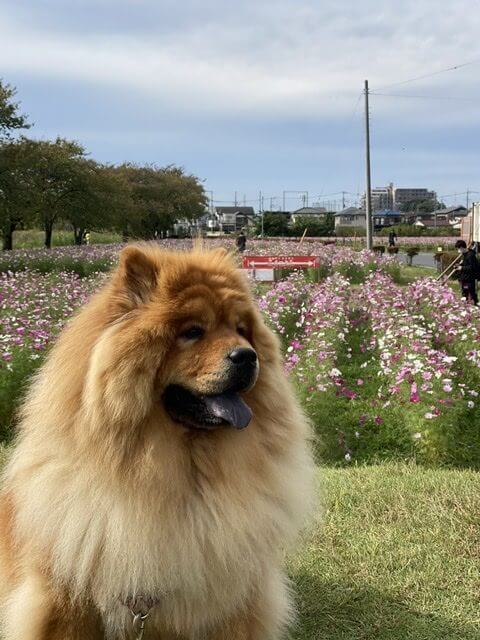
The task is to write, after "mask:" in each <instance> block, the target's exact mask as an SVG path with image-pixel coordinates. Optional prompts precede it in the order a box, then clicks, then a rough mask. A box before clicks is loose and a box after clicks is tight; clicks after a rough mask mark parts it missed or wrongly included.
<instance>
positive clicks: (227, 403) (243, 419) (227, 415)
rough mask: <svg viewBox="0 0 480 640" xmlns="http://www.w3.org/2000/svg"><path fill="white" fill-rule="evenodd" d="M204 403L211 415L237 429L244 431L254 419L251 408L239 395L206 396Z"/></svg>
mask: <svg viewBox="0 0 480 640" xmlns="http://www.w3.org/2000/svg"><path fill="white" fill-rule="evenodd" d="M203 401H204V403H205V405H206V407H207V409H208V411H210V413H212V414H213V415H214V416H216V417H217V418H221V419H222V420H225V422H228V423H229V424H231V425H232V427H235V429H244V428H245V427H246V426H247V425H248V423H249V422H250V420H251V419H252V411H251V409H250V407H249V406H248V405H247V404H246V403H245V402H244V401H243V400H242V398H241V397H240V396H239V395H238V393H222V394H221V395H218V396H205V397H204V398H203Z"/></svg>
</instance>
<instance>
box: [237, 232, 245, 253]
mask: <svg viewBox="0 0 480 640" xmlns="http://www.w3.org/2000/svg"><path fill="white" fill-rule="evenodd" d="M246 248H247V237H246V235H245V234H244V233H243V231H240V233H239V235H238V238H237V249H238V250H239V251H240V253H243V252H244V251H245V249H246Z"/></svg>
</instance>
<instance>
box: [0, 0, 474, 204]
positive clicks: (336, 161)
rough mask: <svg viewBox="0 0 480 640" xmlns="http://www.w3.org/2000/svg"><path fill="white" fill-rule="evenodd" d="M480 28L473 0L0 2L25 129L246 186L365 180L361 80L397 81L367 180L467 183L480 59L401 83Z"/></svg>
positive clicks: (442, 59)
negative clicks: (29, 122)
mask: <svg viewBox="0 0 480 640" xmlns="http://www.w3.org/2000/svg"><path fill="white" fill-rule="evenodd" d="M466 16H467V18H466ZM479 30H480V10H479V9H478V4H477V3H472V2H471V0H456V2H454V3H453V2H452V3H445V2H443V3H438V1H437V0H395V1H394V0H383V1H382V0H363V1H362V2H358V0H322V2H319V1H318V0H242V2H241V3H235V4H233V3H227V2H225V0H203V1H200V0H184V1H183V2H182V3H179V2H174V1H173V0H160V1H159V0H77V1H76V2H69V3H66V2H65V1H64V0H45V1H44V2H35V1H34V0H17V1H16V3H15V4H13V3H12V2H10V1H2V0H0V58H1V60H2V70H1V73H2V75H3V76H4V77H5V79H6V80H8V81H10V82H12V83H13V84H18V86H19V89H20V93H19V98H20V99H21V100H22V101H23V102H24V105H25V110H27V111H28V112H29V113H31V114H32V118H33V120H35V122H36V126H35V128H34V129H33V130H32V132H31V134H33V135H55V133H61V134H62V135H66V136H69V137H73V138H77V139H80V140H83V141H85V143H86V144H87V146H88V147H89V149H91V150H92V152H93V153H94V155H95V157H99V158H101V159H102V160H113V161H122V160H126V159H132V160H138V161H147V160H150V161H153V160H157V161H159V162H161V163H167V162H170V161H174V162H179V163H180V164H184V165H186V166H187V167H188V168H189V169H191V170H194V171H197V172H198V174H199V175H202V176H211V177H212V178H214V177H215V179H218V180H219V181H221V184H223V185H227V184H228V185H229V188H232V185H241V186H240V188H242V189H247V187H248V184H250V185H251V186H252V189H256V188H257V185H258V186H259V187H260V186H261V185H260V184H259V183H261V182H262V180H265V182H266V183H267V184H268V185H269V187H268V188H269V189H271V190H273V188H274V184H275V181H277V183H278V189H279V190H281V189H282V188H283V189H295V188H297V187H298V188H309V187H310V189H311V190H312V192H313V191H315V190H317V191H318V190H320V189H319V187H318V185H319V184H320V185H321V188H325V189H327V191H337V190H339V189H344V188H347V189H348V188H350V189H351V190H353V189H356V188H357V186H358V185H361V184H362V181H363V166H362V145H363V140H362V136H363V121H362V118H363V103H362V101H361V99H360V98H361V91H362V89H363V81H364V79H365V78H368V79H369V81H370V86H371V89H372V91H373V92H374V93H375V91H377V92H378V93H387V94H393V95H388V96H380V95H378V96H375V95H372V98H371V117H372V140H373V145H374V148H373V153H372V157H373V159H374V169H375V176H376V177H375V178H374V181H375V182H376V183H377V184H380V183H381V182H383V181H385V182H386V181H389V180H397V175H398V177H399V179H401V181H402V182H403V183H404V184H405V183H408V182H412V181H414V182H415V183H419V182H422V181H427V180H428V181H432V182H433V183H435V180H436V181H437V184H432V186H434V187H435V188H437V189H438V190H439V191H440V190H442V189H443V190H449V191H450V190H454V186H453V185H454V184H455V185H457V184H461V183H462V182H463V180H465V181H468V182H469V183H470V184H471V186H473V185H474V182H475V180H476V173H475V171H476V168H475V167H476V165H478V162H476V163H475V161H474V158H475V157H478V154H477V156H475V154H476V153H477V152H476V147H477V143H476V140H478V135H479V133H480V131H479V129H480V124H479V119H478V106H477V105H478V104H480V86H478V83H477V82H476V77H477V76H478V72H479V68H480V64H472V65H470V66H466V67H463V68H460V69H458V70H456V71H451V72H446V73H441V74H439V75H434V76H431V77H429V78H425V79H423V80H421V81H418V82H412V83H409V84H406V85H398V83H399V82H401V81H403V80H404V79H408V78H413V77H416V76H420V75H423V74H425V73H429V72H434V71H437V70H441V69H444V68H446V67H452V66H453V65H455V64H459V63H463V62H465V61H469V60H472V61H473V60H475V59H478V58H480V44H479V45H477V44H476V43H477V42H478V32H479ZM390 85H397V86H390ZM406 95H425V96H428V99H425V100H424V99H421V98H411V97H402V96H406ZM409 174H410V175H411V178H410V179H409V178H408V176H409ZM259 176H261V177H259ZM435 176H436V178H435ZM449 176H450V177H449ZM440 182H441V184H438V183H440ZM300 183H301V184H300ZM299 185H300V186H299ZM427 186H428V185H427ZM462 186H463V185H462ZM477 186H478V187H479V188H480V185H477ZM233 188H236V186H233ZM455 188H456V187H455ZM215 189H217V186H215Z"/></svg>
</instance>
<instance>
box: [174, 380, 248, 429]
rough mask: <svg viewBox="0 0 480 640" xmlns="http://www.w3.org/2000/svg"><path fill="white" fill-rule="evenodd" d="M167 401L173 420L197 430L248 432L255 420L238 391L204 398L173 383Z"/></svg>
mask: <svg viewBox="0 0 480 640" xmlns="http://www.w3.org/2000/svg"><path fill="white" fill-rule="evenodd" d="M163 402H164V405H165V408H166V410H167V411H168V413H169V415H170V416H171V418H173V420H175V421H176V422H181V423H182V424H184V425H186V426H187V427H193V428H196V429H217V428H219V427H226V426H230V427H234V428H235V429H244V428H245V427H246V426H248V424H249V422H250V420H251V419H252V411H251V409H250V407H249V406H248V405H247V404H246V402H245V401H244V400H243V399H242V398H241V397H240V396H239V394H238V393H235V392H234V391H225V392H224V393H220V394H218V395H211V396H204V395H196V394H194V393H192V392H191V391H189V390H188V389H185V388H184V387H180V386H179V385H173V384H172V385H170V386H168V387H167V388H166V390H165V393H164V395H163Z"/></svg>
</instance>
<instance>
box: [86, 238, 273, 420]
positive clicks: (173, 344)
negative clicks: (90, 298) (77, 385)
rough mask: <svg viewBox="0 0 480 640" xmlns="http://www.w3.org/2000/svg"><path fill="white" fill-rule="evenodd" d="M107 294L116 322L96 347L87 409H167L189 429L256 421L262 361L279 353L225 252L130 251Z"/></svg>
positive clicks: (138, 412)
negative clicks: (254, 413) (254, 406)
mask: <svg viewBox="0 0 480 640" xmlns="http://www.w3.org/2000/svg"><path fill="white" fill-rule="evenodd" d="M109 296H110V301H109V304H110V307H111V314H112V317H114V318H115V319H114V321H113V322H112V323H111V324H110V326H109V327H108V328H107V329H106V330H105V331H104V332H103V334H102V335H101V337H100V339H99V340H98V342H97V344H96V346H95V348H94V353H93V356H92V359H91V366H90V372H89V377H88V378H89V380H88V384H87V387H86V389H87V394H89V397H88V398H87V402H90V403H91V402H92V401H94V402H97V403H98V402H101V403H102V406H103V412H104V413H106V414H107V417H110V418H112V417H113V419H119V418H120V416H121V417H122V419H123V420H125V419H127V420H129V421H130V422H132V421H133V420H134V418H137V419H138V417H145V416H146V415H147V414H148V413H149V412H150V411H151V410H152V407H156V408H157V409H158V407H159V406H160V407H161V409H162V410H163V411H164V413H165V415H166V416H168V418H169V419H171V420H173V421H174V422H176V423H180V424H182V425H183V426H185V427H189V428H194V429H203V430H212V429H217V428H219V427H234V428H237V429H241V428H244V427H246V426H247V425H248V424H249V422H250V419H251V416H252V412H251V409H250V407H249V405H248V399H249V396H250V397H252V394H254V393H255V385H256V382H257V378H258V376H259V371H260V369H261V367H262V361H263V362H264V363H265V362H267V361H268V360H269V359H271V358H272V357H274V354H276V352H277V349H276V342H275V340H274V338H273V337H272V336H271V334H270V331H269V330H267V329H266V327H265V326H264V325H263V322H262V320H261V317H260V315H259V312H258V311H257V309H256V307H255V305H254V303H253V299H252V294H251V291H250V287H249V285H248V283H247V280H246V278H245V277H244V275H243V274H241V273H240V272H239V270H238V269H237V266H236V264H235V263H234V260H233V259H232V257H231V256H230V255H229V254H228V253H227V252H226V251H224V250H215V251H192V252H190V253H188V252H164V251H161V250H160V249H158V248H157V247H155V246H152V245H136V246H130V247H127V248H126V249H124V250H123V252H122V254H121V258H120V265H119V267H118V270H117V272H116V274H115V275H114V278H113V280H112V283H111V285H110V290H109Z"/></svg>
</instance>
